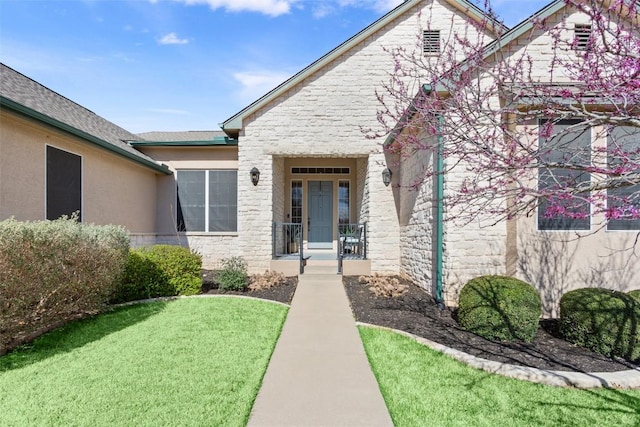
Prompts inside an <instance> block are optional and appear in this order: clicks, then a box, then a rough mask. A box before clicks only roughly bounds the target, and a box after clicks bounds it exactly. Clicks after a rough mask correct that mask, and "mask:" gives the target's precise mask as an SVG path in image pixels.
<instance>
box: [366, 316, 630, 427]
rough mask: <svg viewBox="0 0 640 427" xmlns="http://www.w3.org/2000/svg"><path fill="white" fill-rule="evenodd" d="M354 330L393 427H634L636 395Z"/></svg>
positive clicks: (393, 336) (389, 335)
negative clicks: (483, 365) (567, 383)
mask: <svg viewBox="0 0 640 427" xmlns="http://www.w3.org/2000/svg"><path fill="white" fill-rule="evenodd" d="M359 329H360V335H361V337H362V340H363V343H364V346H365V350H366V352H367V356H368V358H369V362H370V363H371V366H372V368H373V372H374V374H375V376H376V378H377V379H378V383H379V384H380V390H381V391H382V394H383V396H384V399H385V401H386V403H387V407H388V408H389V412H390V413H391V417H392V419H393V422H394V424H395V425H396V427H401V426H473V427H480V426H536V427H537V426H554V427H556V426H589V427H591V426H593V427H599V426H616V427H620V426H639V425H640V391H638V390H634V391H623V390H577V389H568V388H556V387H549V386H544V385H540V384H533V383H529V382H525V381H519V380H514V379H509V378H505V377H501V376H498V375H493V374H489V373H487V372H483V371H480V370H477V369H473V368H470V367H468V366H466V365H464V364H462V363H460V362H458V361H456V360H454V359H452V358H450V357H448V356H445V355H443V354H441V353H438V352H436V351H433V350H431V349H429V348H427V347H424V346H423V345H420V344H418V343H417V342H415V341H414V340H412V339H410V338H407V337H405V336H402V335H399V334H395V333H393V332H389V331H383V330H379V329H375V328H369V327H360V328H359Z"/></svg>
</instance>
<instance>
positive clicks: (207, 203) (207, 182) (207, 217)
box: [175, 168, 238, 234]
mask: <svg viewBox="0 0 640 427" xmlns="http://www.w3.org/2000/svg"><path fill="white" fill-rule="evenodd" d="M216 171H228V172H236V174H237V173H238V170H237V169H224V168H211V169H187V168H185V169H177V170H176V174H175V175H176V179H175V185H176V187H175V196H176V206H178V203H177V201H178V198H179V195H178V176H179V174H180V172H204V230H186V231H184V230H178V231H179V232H181V233H222V234H228V233H233V234H235V233H237V232H238V225H237V224H238V205H237V200H238V199H237V197H238V188H237V184H236V214H235V215H236V227H235V230H224V231H210V229H209V228H210V223H209V220H210V218H211V216H210V214H211V212H210V211H211V204H210V195H209V193H210V180H209V172H216ZM178 215H179V213H178V212H176V217H175V224H176V227H178V225H179V224H178V219H179V216H178ZM183 221H184V217H183Z"/></svg>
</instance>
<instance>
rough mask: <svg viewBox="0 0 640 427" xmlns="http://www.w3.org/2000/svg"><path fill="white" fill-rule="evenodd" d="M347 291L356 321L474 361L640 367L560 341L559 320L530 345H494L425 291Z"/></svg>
mask: <svg viewBox="0 0 640 427" xmlns="http://www.w3.org/2000/svg"><path fill="white" fill-rule="evenodd" d="M343 282H344V285H345V290H346V292H347V295H348V297H349V300H350V301H351V308H352V310H353V313H354V316H355V318H356V320H357V321H359V322H365V323H371V324H374V325H379V326H385V327H389V328H393V329H399V330H402V331H405V332H409V333H412V334H415V335H419V336H421V337H423V338H426V339H428V340H431V341H435V342H437V343H439V344H442V345H445V346H447V347H450V348H454V349H456V350H460V351H463V352H465V353H468V354H471V355H473V356H477V357H481V358H483V359H488V360H493V361H497V362H503V363H510V364H514V365H521V366H529V367H533V368H538V369H545V370H554V371H574V372H615V371H621V370H627V369H632V368H637V367H639V366H640V361H637V362H638V363H636V364H634V363H631V362H627V361H624V360H617V359H616V360H612V359H609V358H607V357H605V356H602V355H599V354H597V353H593V352H591V351H589V350H586V349H584V348H580V347H576V346H574V345H573V344H570V343H568V342H567V341H564V340H562V339H560V338H559V334H558V322H557V320H544V321H541V322H540V328H539V329H538V333H537V334H536V337H535V339H534V341H533V342H531V343H506V342H496V341H490V340H487V339H485V338H482V337H480V336H478V335H475V334H473V333H471V332H467V331H465V330H463V329H462V328H461V327H460V326H459V325H458V324H457V322H456V320H455V316H454V314H455V313H452V312H451V311H450V310H448V309H445V310H443V311H441V310H440V309H439V308H438V306H437V305H436V304H435V302H434V300H433V298H432V297H431V296H430V295H429V294H427V293H426V292H425V291H424V290H423V289H421V288H420V287H418V286H416V285H413V284H410V283H408V282H405V283H406V284H408V285H409V291H408V292H407V293H405V294H404V295H402V296H401V297H397V298H386V297H377V296H375V295H374V294H373V292H371V291H370V290H369V289H368V287H367V286H366V285H364V284H361V283H359V282H358V277H357V276H345V277H343Z"/></svg>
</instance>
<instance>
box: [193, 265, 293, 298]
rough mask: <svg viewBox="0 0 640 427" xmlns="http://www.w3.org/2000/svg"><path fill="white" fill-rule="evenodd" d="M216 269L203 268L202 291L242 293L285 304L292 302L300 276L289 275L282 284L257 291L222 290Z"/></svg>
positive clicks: (218, 293) (219, 293)
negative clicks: (219, 286) (216, 279)
mask: <svg viewBox="0 0 640 427" xmlns="http://www.w3.org/2000/svg"><path fill="white" fill-rule="evenodd" d="M215 274H216V272H215V271H214V270H202V293H203V294H210V295H242V296H247V297H254V298H262V299H268V300H271V301H278V302H281V303H284V304H291V300H292V299H293V294H294V293H295V292H296V286H297V285H298V277H287V282H286V283H285V284H284V285H281V286H274V287H272V288H269V289H261V290H256V291H249V290H245V291H221V290H220V289H218V284H217V283H216V282H215Z"/></svg>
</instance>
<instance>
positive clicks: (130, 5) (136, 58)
mask: <svg viewBox="0 0 640 427" xmlns="http://www.w3.org/2000/svg"><path fill="white" fill-rule="evenodd" d="M401 2H402V0H0V62H3V63H5V64H6V65H8V66H10V67H12V68H14V69H16V70H17V71H19V72H21V73H23V74H25V75H27V76H28V77H31V78H32V79H34V80H36V81H38V82H40V83H42V84H43V85H45V86H47V87H48V88H50V89H52V90H55V91H56V92H58V93H60V94H62V95H64V96H66V97H67V98H69V99H71V100H73V101H75V102H77V103H79V104H80V105H83V106H84V107H86V108H88V109H90V110H92V111H94V112H95V113H97V114H99V115H101V116H103V117H105V118H106V119H108V120H110V121H112V122H114V123H116V124H118V125H120V126H122V127H124V128H125V129H127V130H129V131H132V132H134V133H139V132H146V131H152V130H165V131H179V130H218V129H219V128H218V123H220V122H222V121H223V120H225V119H227V118H229V117H230V116H231V115H233V114H235V113H236V112H238V111H239V110H241V109H242V108H244V107H245V106H247V105H249V104H250V103H251V102H252V101H254V100H256V99H257V98H258V97H260V96H261V95H263V94H264V93H266V92H267V91H268V90H270V89H272V88H274V87H275V86H277V85H278V84H279V83H281V82H282V81H284V80H285V79H286V78H288V77H290V76H291V75H293V74H295V73H296V72H298V71H300V70H301V69H302V68H304V67H305V66H307V65H309V64H310V63H311V62H313V61H315V60H316V59H318V58H319V57H321V56H322V55H324V54H325V53H327V52H329V51H330V50H331V49H333V48H334V47H336V46H337V45H338V44H340V43H342V42H343V41H345V40H346V39H348V38H349V37H351V36H353V35H354V34H356V33H357V32H359V31H360V30H362V29H363V28H364V27H366V26H367V25H368V24H370V23H372V22H373V21H375V20H376V19H378V18H379V17H381V16H382V15H384V14H385V13H386V12H388V11H389V10H391V9H392V8H393V7H395V6H396V5H398V4H399V3H401ZM547 3H548V1H545V0H494V1H493V5H494V8H495V10H496V11H497V12H498V14H499V15H500V16H501V17H502V19H503V20H504V22H505V24H507V25H509V26H512V25H515V24H516V23H518V22H519V21H520V20H522V19H524V18H526V17H527V16H529V15H530V14H532V13H533V12H535V11H537V10H538V9H540V8H542V7H543V6H544V5H545V4H547Z"/></svg>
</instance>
